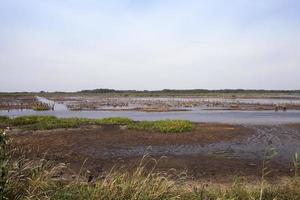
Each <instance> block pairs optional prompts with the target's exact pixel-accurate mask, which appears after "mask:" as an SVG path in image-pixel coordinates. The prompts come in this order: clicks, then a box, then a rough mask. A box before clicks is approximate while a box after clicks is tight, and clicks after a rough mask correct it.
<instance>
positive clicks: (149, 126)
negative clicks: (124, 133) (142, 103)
mask: <svg viewBox="0 0 300 200" xmlns="http://www.w3.org/2000/svg"><path fill="white" fill-rule="evenodd" d="M129 128H130V129H135V130H145V131H156V132H161V133H182V132H190V131H192V130H193V129H194V128H195V124H194V123H193V122H191V121H188V120H159V121H153V122H151V121H141V122H136V123H133V124H129Z"/></svg>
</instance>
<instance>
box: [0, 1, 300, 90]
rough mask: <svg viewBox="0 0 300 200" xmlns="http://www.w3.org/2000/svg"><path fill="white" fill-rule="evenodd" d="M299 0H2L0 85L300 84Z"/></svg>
mask: <svg viewBox="0 0 300 200" xmlns="http://www.w3.org/2000/svg"><path fill="white" fill-rule="evenodd" d="M299 10H300V1H297V0H265V1H259V0H252V1H251V0H241V1H237V0H229V1H223V0H212V1H204V0H187V1H180V0H172V1H171V0H164V1H161V0H122V1H121V0H112V1H101V0H99V1H97V0H86V1H79V0H74V1H69V0H64V1H59V0H43V1H41V0H27V1H22V0H3V1H1V6H0V26H1V29H0V73H1V79H0V92H17V91H41V90H44V91H79V90H85V89H96V88H112V89H121V90H126V89H128V90H130V89H132V90H159V89H202V88H204V89H240V88H241V89H267V90H299V89H300V12H299Z"/></svg>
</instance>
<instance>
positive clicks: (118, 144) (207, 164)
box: [9, 123, 300, 179]
mask: <svg viewBox="0 0 300 200" xmlns="http://www.w3.org/2000/svg"><path fill="white" fill-rule="evenodd" d="M9 135H10V137H11V138H12V139H13V144H14V145H15V146H19V147H22V148H24V149H28V150H30V153H29V154H28V156H30V157H33V158H36V157H43V156H46V158H48V159H50V160H54V161H56V162H67V163H70V167H71V169H72V170H74V171H75V172H76V171H78V170H79V169H80V168H81V167H82V163H83V162H84V161H85V160H86V159H87V161H86V164H85V167H86V168H87V169H89V170H91V171H93V172H95V173H96V172H102V171H105V170H107V169H109V168H110V167H112V166H113V165H115V164H125V165H127V166H128V167H129V168H130V166H131V165H133V164H136V163H138V161H139V160H140V159H141V157H142V156H143V155H144V154H149V155H151V156H153V157H155V158H160V157H161V156H166V158H164V159H163V160H162V162H160V163H159V165H158V168H159V169H169V168H175V169H179V170H188V172H189V173H190V174H191V175H192V176H193V177H195V178H197V179H200V178H201V179H202V178H203V179H211V178H217V179H226V177H227V176H229V175H230V176H231V177H232V175H240V176H254V177H259V176H260V170H261V162H262V159H263V154H264V151H265V149H266V147H274V148H276V149H277V151H278V155H277V156H275V157H274V158H273V161H272V162H271V164H270V168H272V169H273V171H274V173H273V176H283V175H290V174H292V171H291V159H292V156H293V154H294V153H295V151H298V152H300V151H299V150H300V125H297V124H293V125H278V126H266V125H260V126H254V125H247V126H241V125H226V124H204V123H203V124H198V126H197V128H196V129H195V130H194V131H193V132H191V133H180V134H162V133H153V132H144V131H133V130H127V129H126V127H123V126H121V127H120V126H115V125H105V126H101V127H99V126H95V127H82V128H80V129H69V130H51V131H33V132H32V131H17V130H14V131H13V132H11V133H10V134H9Z"/></svg>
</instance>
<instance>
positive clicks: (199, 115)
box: [0, 97, 300, 124]
mask: <svg viewBox="0 0 300 200" xmlns="http://www.w3.org/2000/svg"><path fill="white" fill-rule="evenodd" d="M38 100H39V101H41V102H44V103H48V104H54V110H53V111H50V110H49V111H34V110H28V109H27V110H26V109H23V110H10V111H8V110H0V115H6V116H10V117H16V116H24V115H53V116H56V117H62V118H67V117H79V118H105V117H129V118H131V119H133V120H137V121H139V120H149V121H153V120H161V119H186V120H191V121H194V122H214V123H231V124H285V123H300V111H296V110H294V111H286V112H283V111H279V112H275V111H232V110H203V109H201V108H194V109H193V110H190V111H174V112H139V111H71V110H68V108H67V106H66V105H64V104H58V103H56V102H54V101H51V100H48V99H46V98H43V97H38Z"/></svg>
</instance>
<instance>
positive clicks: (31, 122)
mask: <svg viewBox="0 0 300 200" xmlns="http://www.w3.org/2000/svg"><path fill="white" fill-rule="evenodd" d="M102 124H116V125H127V126H128V128H129V129H134V130H144V131H153V132H161V133H181V132H189V131H192V130H193V129H194V127H195V124H194V123H193V122H190V121H187V120H160V121H140V122H134V121H133V120H132V119H129V118H122V117H110V118H103V119H87V118H57V117H54V116H22V117H16V118H11V119H10V118H8V117H0V127H6V126H13V127H19V128H23V129H30V130H49V129H56V128H77V127H80V126H82V125H102Z"/></svg>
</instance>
